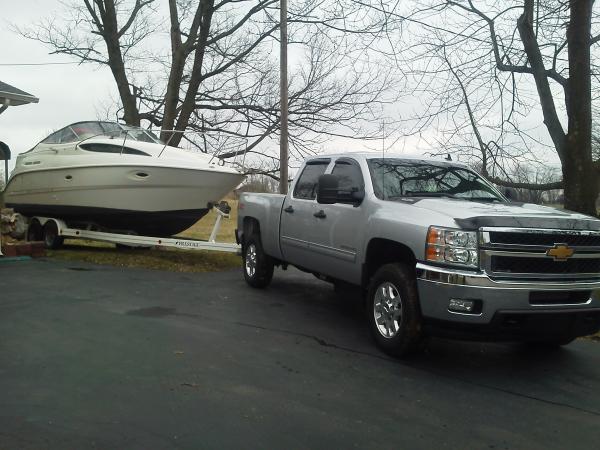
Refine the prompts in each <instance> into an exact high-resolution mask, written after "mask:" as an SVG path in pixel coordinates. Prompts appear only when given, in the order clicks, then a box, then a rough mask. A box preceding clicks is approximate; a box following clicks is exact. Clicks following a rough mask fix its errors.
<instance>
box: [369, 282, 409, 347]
mask: <svg viewBox="0 0 600 450" xmlns="http://www.w3.org/2000/svg"><path fill="white" fill-rule="evenodd" d="M373 317H374V319H375V325H376V326H377V331H379V334H381V335H382V336H383V337H384V338H386V339H391V338H393V337H395V336H396V335H397V334H398V332H399V330H400V324H401V323H402V301H401V299H400V292H399V291H398V288H397V287H396V286H394V284H393V283H390V282H388V281H386V282H385V283H381V284H380V285H379V286H378V287H377V290H376V291H375V301H374V302H373Z"/></svg>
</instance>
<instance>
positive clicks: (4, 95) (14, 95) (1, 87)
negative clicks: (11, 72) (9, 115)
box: [0, 81, 40, 107]
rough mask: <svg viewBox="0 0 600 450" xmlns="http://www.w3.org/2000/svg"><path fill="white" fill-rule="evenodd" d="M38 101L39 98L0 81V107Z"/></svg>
mask: <svg viewBox="0 0 600 450" xmlns="http://www.w3.org/2000/svg"><path fill="white" fill-rule="evenodd" d="M39 101H40V99H39V98H37V97H35V96H33V95H31V94H29V93H27V92H25V91H22V90H21V89H17V88H16V87H14V86H11V85H10V84H6V83H3V82H2V81H0V107H1V106H19V105H26V104H27V103H37V102H39Z"/></svg>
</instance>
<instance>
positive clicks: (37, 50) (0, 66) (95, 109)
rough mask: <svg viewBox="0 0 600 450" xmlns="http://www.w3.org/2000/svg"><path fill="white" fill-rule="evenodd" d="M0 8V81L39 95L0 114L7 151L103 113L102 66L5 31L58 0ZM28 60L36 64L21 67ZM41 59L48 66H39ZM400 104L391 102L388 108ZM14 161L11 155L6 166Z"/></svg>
mask: <svg viewBox="0 0 600 450" xmlns="http://www.w3.org/2000/svg"><path fill="white" fill-rule="evenodd" d="M0 7H1V8H2V11H3V13H4V14H3V18H2V19H0V42H2V45H1V46H0V80H1V81H3V82H5V83H8V84H11V85H13V86H15V87H17V88H19V89H22V90H24V91H26V92H28V93H30V94H32V95H35V96H36V97H38V98H39V99H40V101H39V103H38V104H30V105H24V106H17V107H9V108H8V110H7V111H5V112H4V113H3V114H2V115H0V140H2V141H4V142H6V143H7V144H8V145H9V147H10V148H11V150H12V152H13V155H14V156H16V155H17V154H18V153H21V152H23V151H26V150H29V149H30V148H32V147H33V146H34V145H35V144H36V143H37V142H39V141H40V140H41V139H43V138H44V137H46V136H47V135H48V134H49V133H50V132H52V131H53V130H56V129H59V128H62V127H64V126H65V125H68V124H69V123H73V122H76V121H80V120H89V119H91V120H94V119H96V118H98V117H99V116H104V109H105V105H111V104H114V99H115V98H116V87H115V82H114V80H113V78H112V75H111V73H110V70H109V69H108V67H100V66H98V65H95V64H84V65H78V64H76V63H75V62H74V60H73V59H70V58H69V57H67V56H64V55H50V54H49V48H48V47H46V46H45V45H43V44H41V43H39V42H35V41H31V40H28V39H26V38H24V37H22V36H20V35H19V34H17V33H15V32H14V31H12V30H11V25H12V24H14V25H17V26H20V27H25V26H28V25H31V24H34V23H36V22H38V21H40V20H41V19H42V18H45V17H49V16H53V15H61V14H60V11H64V9H63V6H62V5H61V3H60V1H59V0H20V1H18V2H15V1H13V0H0ZM31 63H33V64H38V65H24V64H31ZM44 63H50V64H48V65H40V64H44ZM57 63H68V64H57ZM19 64H23V65H19ZM404 107H405V106H400V105H394V107H393V108H396V109H399V108H404ZM532 120H534V122H536V123H539V124H541V120H540V119H538V118H536V117H532ZM428 131H429V132H434V131H435V130H428ZM546 134H547V133H546V132H545V130H541V135H542V136H541V137H540V138H541V139H546V138H547V137H546V136H545V135H546ZM418 140H419V137H418V136H411V137H410V138H402V139H398V140H394V139H393V138H389V139H388V141H387V142H386V143H385V144H386V147H388V150H391V151H398V152H402V153H405V152H406V153H414V150H413V149H414V148H417V147H418V142H417V141H418ZM390 141H391V142H393V144H391V143H390ZM390 145H393V146H392V148H389V146H390ZM381 147H382V144H381V143H378V142H370V143H368V144H363V143H360V142H356V141H351V140H336V141H332V142H330V143H328V144H326V145H325V146H324V147H323V148H322V149H321V150H324V151H348V150H364V149H367V148H369V149H380V148H381ZM550 156H551V157H552V156H555V155H550ZM554 159H555V157H554ZM14 161H15V158H14V157H13V160H12V161H11V168H12V167H13V166H14Z"/></svg>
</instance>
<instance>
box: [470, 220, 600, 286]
mask: <svg viewBox="0 0 600 450" xmlns="http://www.w3.org/2000/svg"><path fill="white" fill-rule="evenodd" d="M480 231H481V239H480V260H481V265H482V269H483V270H484V271H485V272H486V273H488V275H489V276H491V277H492V278H507V279H545V280H557V281H565V280H581V279H590V280H591V279H593V280H598V279H600V232H598V231H577V230H536V229H514V228H512V229H503V228H482V229H481V230H480ZM557 249H560V250H561V251H565V252H566V256H556V250H557Z"/></svg>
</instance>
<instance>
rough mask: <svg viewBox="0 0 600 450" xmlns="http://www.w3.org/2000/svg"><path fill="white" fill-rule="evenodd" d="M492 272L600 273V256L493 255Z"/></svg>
mask: <svg viewBox="0 0 600 450" xmlns="http://www.w3.org/2000/svg"><path fill="white" fill-rule="evenodd" d="M491 258H492V263H491V268H492V272H502V273H512V274H536V273H540V274H563V275H564V274H593V275H598V274H600V259H599V258H585V259H584V258H582V259H570V260H567V261H554V260H553V259H551V258H548V259H545V258H526V257H525V258H524V257H512V256H492V257H491Z"/></svg>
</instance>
